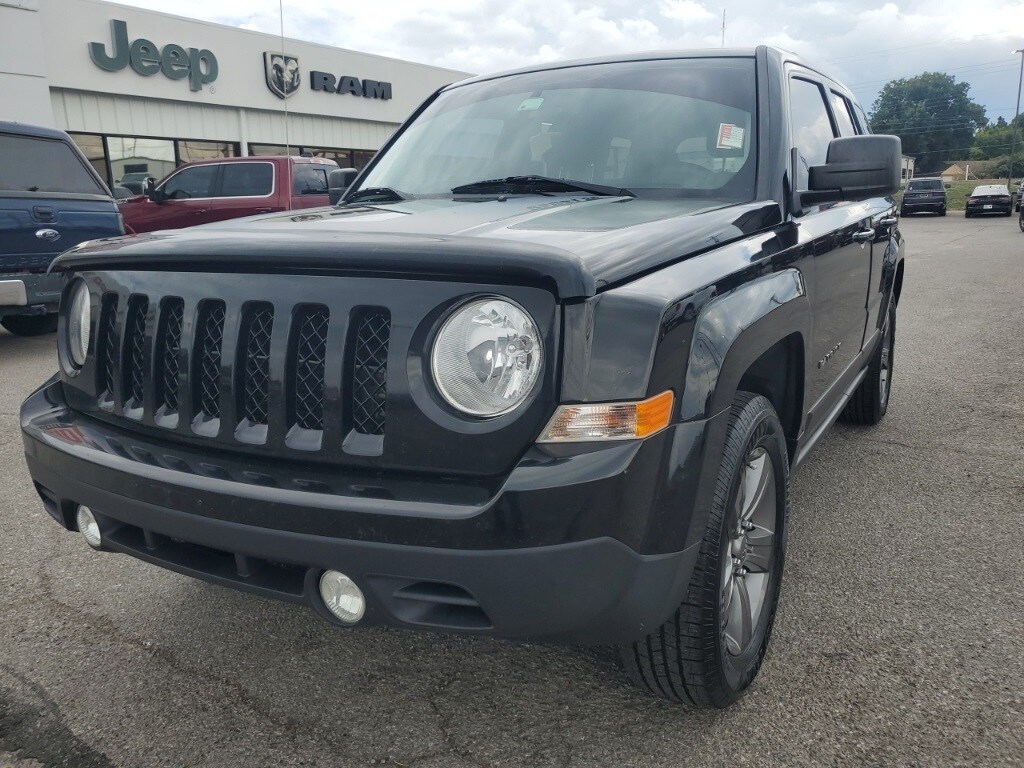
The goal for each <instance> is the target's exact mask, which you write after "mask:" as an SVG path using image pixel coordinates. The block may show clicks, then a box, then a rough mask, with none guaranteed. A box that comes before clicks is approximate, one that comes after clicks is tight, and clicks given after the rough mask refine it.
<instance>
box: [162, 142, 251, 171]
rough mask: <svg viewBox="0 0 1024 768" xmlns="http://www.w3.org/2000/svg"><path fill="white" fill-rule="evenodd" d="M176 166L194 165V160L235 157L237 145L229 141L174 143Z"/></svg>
mask: <svg viewBox="0 0 1024 768" xmlns="http://www.w3.org/2000/svg"><path fill="white" fill-rule="evenodd" d="M175 144H176V145H177V151H178V165H181V164H182V163H194V162H195V161H196V160H216V159H218V158H221V157H237V156H238V145H237V144H233V143H231V142H229V141H176V142H175Z"/></svg>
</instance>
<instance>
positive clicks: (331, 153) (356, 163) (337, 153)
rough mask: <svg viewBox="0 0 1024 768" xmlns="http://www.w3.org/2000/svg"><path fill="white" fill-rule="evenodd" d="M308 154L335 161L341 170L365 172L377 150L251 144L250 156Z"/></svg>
mask: <svg viewBox="0 0 1024 768" xmlns="http://www.w3.org/2000/svg"><path fill="white" fill-rule="evenodd" d="M303 153H307V156H311V157H323V158H326V159H327V160H333V161H334V162H336V163H337V164H338V167H339V168H355V169H356V170H358V171H361V170H363V168H365V167H366V164H367V163H369V162H370V160H372V159H373V156H374V155H376V154H377V152H376V150H372V149H338V148H332V147H309V146H298V145H296V146H292V147H286V146H285V145H284V144H250V145H249V154H250V155H295V156H298V155H302V154H303Z"/></svg>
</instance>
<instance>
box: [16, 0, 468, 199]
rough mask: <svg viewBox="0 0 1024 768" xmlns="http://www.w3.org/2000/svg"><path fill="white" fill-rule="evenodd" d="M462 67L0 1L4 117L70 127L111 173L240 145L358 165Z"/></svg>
mask: <svg viewBox="0 0 1024 768" xmlns="http://www.w3.org/2000/svg"><path fill="white" fill-rule="evenodd" d="M467 76H468V75H467V74H466V73H464V72H456V71H454V70H448V69H441V68H438V67H431V66H425V65H423V64H415V63H412V62H407V61H399V60H397V59H390V58H386V57H382V56H374V55H370V54H365V53H357V52H354V51H349V50H344V49H341V48H332V47H330V46H326V45H318V44H315V43H307V42H302V41H299V40H292V39H288V38H285V39H284V40H283V45H282V39H281V38H280V37H278V36H275V35H266V34H262V33H259V32H251V31H249V30H244V29H238V28H235V27H227V26H222V25H219V24H209V23H206V22H201V21H196V20H193V19H185V18H182V17H179V16H171V15H167V14H163V13H154V12H151V11H144V10H139V9H136V8H130V7H128V6H124V5H117V4H114V3H107V2H100V1H99V0H0V94H2V96H3V98H2V99H0V120H13V121H18V122H24V123H33V124H37V125H46V126H51V127H56V128H60V129H62V130H65V131H67V132H68V133H69V134H70V135H71V137H72V138H73V139H74V140H75V142H76V143H77V144H78V146H79V147H81V149H82V151H83V152H84V153H85V155H86V157H88V158H89V160H90V162H91V163H92V164H93V166H94V167H95V168H96V170H97V171H98V172H99V174H100V176H101V177H102V178H104V179H106V180H107V182H108V183H109V184H114V183H117V182H118V181H119V180H120V179H121V178H122V176H125V175H127V174H132V173H135V174H146V175H148V176H154V177H156V178H158V179H159V178H160V177H162V176H163V175H165V174H166V173H168V172H169V171H170V170H172V169H173V168H174V167H175V166H176V165H179V164H181V163H186V162H190V161H193V160H201V159H206V158H215V157H232V156H238V155H268V154H301V153H311V154H313V155H317V156H323V157H329V158H332V159H334V160H336V161H337V162H338V165H340V166H341V167H356V168H362V167H363V166H364V165H365V164H366V162H367V161H368V160H369V159H370V158H371V157H372V156H373V154H374V152H375V151H376V150H377V149H379V148H380V146H381V145H382V144H383V143H384V142H385V141H386V140H387V138H388V137H389V136H390V135H391V133H392V132H393V131H394V130H395V128H396V127H397V126H398V125H399V124H400V123H401V122H402V121H403V120H404V119H405V118H406V117H407V116H408V115H409V114H410V113H411V112H412V111H413V110H414V109H415V108H416V107H417V106H418V105H419V103H420V102H421V101H423V99H424V98H426V97H427V96H429V95H430V94H431V93H433V92H434V91H435V90H437V89H438V88H440V87H442V86H444V85H447V84H448V83H452V82H456V81H458V80H461V79H463V78H465V77H467Z"/></svg>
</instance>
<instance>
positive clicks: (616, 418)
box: [537, 390, 675, 443]
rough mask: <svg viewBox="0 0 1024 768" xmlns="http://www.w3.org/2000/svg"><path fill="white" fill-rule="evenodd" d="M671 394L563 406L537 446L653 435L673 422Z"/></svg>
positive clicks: (542, 434) (559, 408) (552, 419)
mask: <svg viewBox="0 0 1024 768" xmlns="http://www.w3.org/2000/svg"><path fill="white" fill-rule="evenodd" d="M674 402H675V396H674V395H673V394H672V391H671V390H667V391H665V392H662V393H661V394H659V395H654V397H649V398H647V399H646V400H640V401H637V402H632V403H600V404H581V405H562V406H559V407H558V410H557V411H555V415H554V416H552V417H551V421H549V422H548V426H547V427H546V428H545V430H544V431H543V432H542V433H541V436H540V438H539V439H538V440H537V442H538V443H572V442H596V441H600V440H635V439H637V438H639V437H647V436H648V435H653V434H654V433H655V432H658V431H660V430H662V429H664V428H665V427H667V426H668V425H669V423H670V422H671V421H672V405H673V403H674Z"/></svg>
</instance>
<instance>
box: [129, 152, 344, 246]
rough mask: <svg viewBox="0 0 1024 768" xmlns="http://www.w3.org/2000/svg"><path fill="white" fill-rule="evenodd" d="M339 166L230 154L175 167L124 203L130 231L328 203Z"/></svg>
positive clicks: (312, 159) (321, 161) (316, 159)
mask: <svg viewBox="0 0 1024 768" xmlns="http://www.w3.org/2000/svg"><path fill="white" fill-rule="evenodd" d="M337 167H338V164H337V163H336V162H334V161H333V160H327V159H325V158H322V157H285V156H282V157H229V158H222V159H219V160H200V161H197V162H195V163H189V164H188V165H183V166H181V167H180V168H177V169H175V170H174V171H173V172H172V173H171V174H169V175H168V176H167V177H166V178H164V179H163V180H162V181H161V182H160V183H159V184H156V185H153V186H152V187H151V188H150V189H149V190H148V192H147V195H146V196H144V197H143V196H140V197H133V198H131V199H129V200H125V201H123V202H122V203H121V204H120V206H121V213H122V214H123V215H124V218H125V225H126V226H127V227H128V230H129V231H130V232H135V233H141V232H152V231H154V230H157V229H178V228H180V227H191V226H193V225H196V224H208V223H210V222H213V221H223V220H225V219H236V218H239V217H242V216H251V215H253V214H258V213H272V212H275V211H292V210H296V209H300V208H315V207H317V206H323V205H327V203H328V186H327V174H328V173H329V172H330V171H331V170H333V169H336V168H337Z"/></svg>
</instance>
